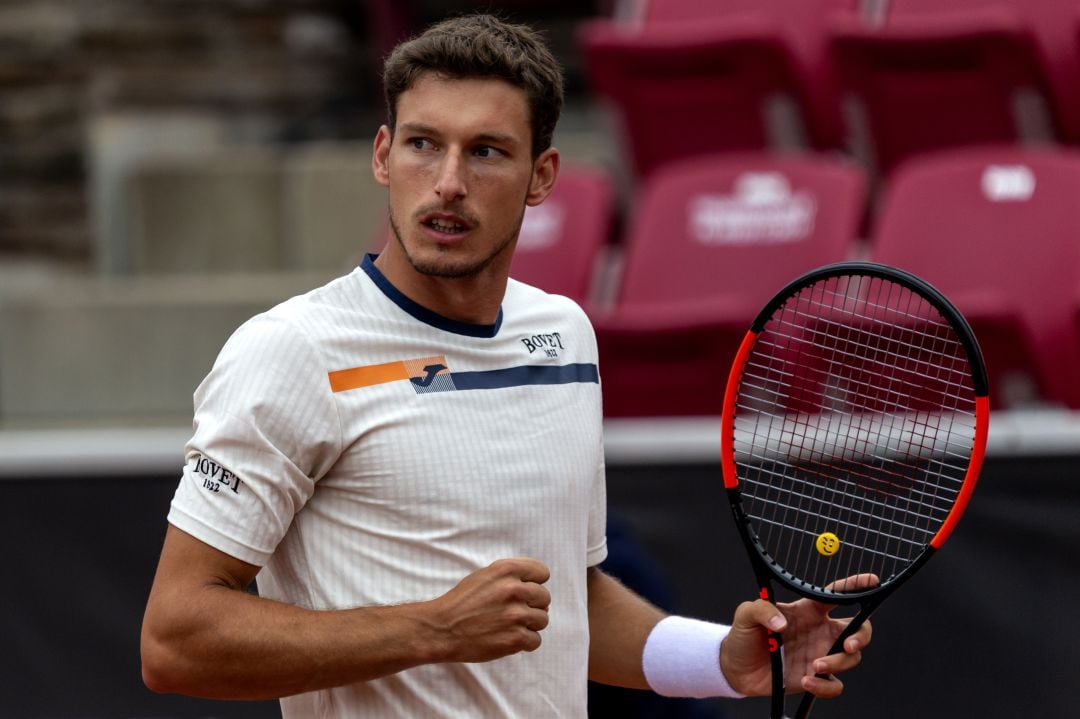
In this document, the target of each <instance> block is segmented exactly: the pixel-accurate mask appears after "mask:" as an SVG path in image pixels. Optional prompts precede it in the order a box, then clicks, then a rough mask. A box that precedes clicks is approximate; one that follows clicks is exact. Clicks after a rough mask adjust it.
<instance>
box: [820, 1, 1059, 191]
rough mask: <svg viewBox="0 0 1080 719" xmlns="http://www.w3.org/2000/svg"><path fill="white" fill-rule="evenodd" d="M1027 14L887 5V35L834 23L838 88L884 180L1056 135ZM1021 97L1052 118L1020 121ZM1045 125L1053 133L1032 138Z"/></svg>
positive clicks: (977, 4) (996, 7)
mask: <svg viewBox="0 0 1080 719" xmlns="http://www.w3.org/2000/svg"><path fill="white" fill-rule="evenodd" d="M1024 7H1025V6H1024V5H1022V4H1021V3H1000V2H998V3H995V2H989V1H988V0H956V2H949V3H942V2H940V1H939V0H891V1H890V3H889V12H888V15H887V17H886V19H885V22H884V24H883V25H882V26H881V27H874V28H868V27H866V26H865V25H860V24H854V23H851V22H848V21H846V20H845V19H843V18H834V19H833V21H832V27H831V30H830V34H831V37H832V49H833V54H834V59H835V63H836V67H837V68H838V76H839V78H840V83H841V86H842V88H843V91H844V93H845V94H846V95H848V96H851V97H854V98H856V99H857V100H858V102H859V105H860V106H861V109H862V111H863V115H862V116H863V117H864V119H865V130H866V132H867V133H868V136H869V137H868V140H869V142H870V143H871V146H872V152H873V155H874V161H875V165H876V167H877V169H878V170H880V171H881V172H883V173H888V172H890V171H891V170H892V169H893V168H894V167H895V166H896V165H897V164H898V163H899V162H900V161H902V160H903V159H905V158H907V157H910V156H912V155H915V154H918V153H920V152H927V151H932V150H937V149H944V148H950V147H959V146H972V145H979V144H990V143H1000V142H1012V141H1017V140H1020V139H1024V138H1025V136H1026V135H1036V136H1037V135H1039V134H1043V135H1046V137H1044V138H1040V139H1052V138H1053V137H1056V136H1059V135H1060V133H1061V130H1060V125H1061V120H1060V118H1059V117H1058V113H1056V112H1054V111H1053V110H1052V108H1053V107H1054V106H1055V105H1054V103H1053V102H1052V97H1053V96H1052V93H1051V91H1050V84H1049V77H1050V75H1049V73H1048V68H1047V64H1046V62H1045V60H1044V55H1043V52H1042V50H1041V47H1042V46H1041V45H1040V42H1039V35H1038V34H1037V32H1036V27H1035V25H1034V24H1033V23H1032V21H1031V18H1030V16H1029V14H1028V13H1027V12H1026V11H1025V10H1023V8H1024ZM1025 97H1035V98H1041V99H1042V100H1043V101H1044V105H1043V108H1042V109H1043V110H1046V109H1048V108H1049V109H1050V111H1049V112H1039V111H1037V110H1036V111H1034V112H1030V111H1029V112H1026V113H1025V112H1023V111H1021V110H1020V109H1019V108H1021V107H1022V106H1021V105H1020V104H1019V103H1022V101H1023V100H1024V98H1025ZM1028 117H1030V118H1031V119H1030V120H1025V118H1028ZM1040 121H1041V122H1040ZM1040 125H1046V126H1048V127H1047V129H1045V130H1032V129H1031V128H1038V127H1039V126H1040ZM1029 126H1030V127H1029Z"/></svg>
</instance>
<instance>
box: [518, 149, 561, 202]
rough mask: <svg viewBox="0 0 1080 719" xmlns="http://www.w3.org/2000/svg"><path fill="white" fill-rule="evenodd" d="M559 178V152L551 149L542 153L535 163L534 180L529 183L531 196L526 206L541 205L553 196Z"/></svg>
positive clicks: (526, 197)
mask: <svg viewBox="0 0 1080 719" xmlns="http://www.w3.org/2000/svg"><path fill="white" fill-rule="evenodd" d="M558 176H559V151H558V150H556V149H555V148H554V147H549V148H548V149H546V150H544V151H543V152H541V153H540V156H539V157H538V158H536V162H534V163H533V171H532V180H531V181H530V182H529V194H528V195H526V196H525V204H526V205H529V206H530V207H534V206H536V205H539V204H540V203H541V202H543V201H544V200H546V199H547V196H548V195H550V194H551V190H552V189H554V187H555V178H557V177H558Z"/></svg>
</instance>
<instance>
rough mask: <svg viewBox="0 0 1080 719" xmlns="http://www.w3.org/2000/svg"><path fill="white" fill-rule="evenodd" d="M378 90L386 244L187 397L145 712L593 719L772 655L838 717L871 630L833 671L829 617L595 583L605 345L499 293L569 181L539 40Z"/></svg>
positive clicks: (506, 42) (736, 683)
mask: <svg viewBox="0 0 1080 719" xmlns="http://www.w3.org/2000/svg"><path fill="white" fill-rule="evenodd" d="M385 85H386V96H387V107H388V112H389V120H388V123H387V124H386V125H385V126H383V127H381V128H380V129H379V131H378V134H377V136H376V138H375V143H374V160H373V170H374V174H375V177H376V179H377V180H378V182H379V183H381V184H382V185H384V186H385V187H386V188H387V190H388V197H389V211H390V218H391V227H392V230H393V232H392V234H393V237H392V239H391V240H390V242H389V243H388V244H387V246H386V248H385V249H384V250H383V251H382V252H381V254H379V255H378V256H377V257H376V256H368V257H367V258H366V259H364V261H363V262H362V264H361V265H360V266H359V267H358V268H357V269H356V270H355V271H353V272H352V273H350V274H348V275H346V276H344V277H341V278H339V279H337V280H334V281H332V282H330V283H329V284H327V285H326V286H324V287H321V288H319V289H316V290H314V291H312V292H310V293H308V294H306V295H303V296H300V297H295V298H293V299H291V300H288V301H286V302H284V303H283V304H281V305H279V306H277V307H275V308H273V309H271V310H270V311H268V312H266V313H264V314H261V315H258V316H256V317H254V318H253V319H251V320H249V321H248V322H247V323H245V324H244V325H243V326H241V327H240V328H239V329H238V330H237V331H236V332H235V334H234V335H233V336H232V337H231V338H230V339H229V340H228V342H227V343H226V344H225V346H224V348H223V349H222V351H221V353H220V355H219V357H218V359H217V361H216V363H215V364H214V367H213V369H212V370H211V372H210V374H209V375H208V376H207V377H206V379H205V380H204V381H203V383H202V384H201V385H200V386H199V388H198V390H197V391H196V394H195V418H194V435H193V437H192V438H191V441H190V443H189V444H188V446H187V448H186V465H185V467H184V471H183V477H182V478H181V480H180V484H179V487H178V489H177V491H176V495H175V497H174V499H173V502H172V507H171V509H170V512H169V515H168V521H169V527H168V531H167V535H166V538H165V544H164V548H163V550H162V553H161V559H160V563H159V566H158V570H157V574H156V577H155V580H154V585H153V589H152V591H151V594H150V598H149V602H148V605H147V609H146V615H145V618H144V623H143V632H142V662H143V664H142V666H143V676H144V680H145V682H146V684H147V685H148V686H149V687H150V688H151V689H153V690H155V691H162V692H177V693H182V694H190V695H196V696H202V697H217V698H230V699H256V698H259V699H262V698H270V697H279V698H281V706H282V712H283V714H284V716H286V717H361V716H363V717H409V718H414V717H527V718H531V717H584V716H586V679H587V678H592V679H594V680H597V681H600V682H604V683H609V684H615V685H620V686H625V687H639V688H642V689H649V688H651V689H653V690H654V691H657V692H659V693H662V694H667V695H671V696H740V695H765V694H768V692H769V676H770V672H769V661H768V653H767V649H766V632H767V630H769V629H771V630H775V631H783V632H784V638H785V642H786V661H787V663H788V676H789V677H790V685H791V686H792V688H804V689H806V690H808V691H810V692H813V693H814V694H816V695H818V696H822V697H831V696H835V695H837V694H839V693H840V691H841V688H842V685H841V682H840V681H839V680H838V679H835V678H831V679H819V678H815V677H814V673H815V672H821V673H833V674H835V673H838V672H842V671H844V670H847V669H850V668H851V667H853V666H855V665H856V664H857V663H858V661H859V659H860V653H861V650H862V649H863V648H864V647H865V646H866V644H867V643H868V642H869V640H870V629H869V627H868V626H867V627H864V628H863V629H862V630H860V631H859V632H858V633H857V634H855V635H854V636H852V637H851V638H850V639H849V640H848V641H847V643H846V645H845V651H844V652H843V653H840V654H836V655H832V656H821V655H822V654H823V653H825V652H826V651H827V648H828V647H829V646H830V644H831V643H832V642H833V640H834V639H835V638H836V636H837V635H838V634H839V632H840V630H841V629H842V626H843V620H839V619H832V618H830V617H829V616H828V610H829V607H825V606H822V605H819V604H815V603H813V602H810V601H805V600H803V601H798V602H795V603H793V604H788V605H781V606H780V607H774V606H773V605H771V604H769V603H767V602H764V601H760V600H758V601H755V602H747V603H744V604H742V605H741V606H740V607H738V609H737V610H736V612H735V615H734V621H733V625H732V626H731V627H727V626H723V625H719V624H712V623H707V622H703V621H698V620H694V619H688V618H683V617H665V616H664V614H663V613H662V612H660V611H659V610H658V609H656V608H654V607H653V606H651V605H649V604H648V603H646V602H645V601H644V600H642V599H640V598H639V597H637V596H636V595H634V594H633V593H631V592H630V591H629V590H628V589H626V588H624V587H623V586H622V585H621V584H619V583H618V582H616V581H615V580H613V579H612V578H610V577H608V576H605V575H604V574H603V573H602V572H601V571H600V570H599V569H598V568H597V565H598V564H599V563H600V562H601V561H602V560H603V559H604V557H605V555H606V551H607V550H606V544H605V537H604V526H605V489H604V454H603V444H602V422H601V419H602V415H601V402H600V385H599V373H598V369H597V356H596V343H595V340H594V336H593V331H592V328H591V326H590V324H589V321H588V319H587V318H586V316H585V314H584V313H583V312H582V311H581V309H579V308H578V307H577V306H576V305H575V304H574V303H572V302H571V301H569V300H567V299H565V298H563V297H558V296H552V295H548V294H545V293H544V292H541V291H540V290H538V289H534V288H532V287H529V286H526V285H524V284H521V283H519V282H516V281H514V280H512V279H508V272H509V268H510V260H511V256H512V254H513V252H514V245H515V242H516V239H517V236H518V230H519V229H520V227H521V221H522V216H523V213H524V210H525V207H526V206H531V205H538V204H540V203H541V202H543V201H544V199H545V198H546V197H547V196H548V194H549V193H550V192H551V189H552V187H553V185H554V184H555V181H556V178H557V176H558V173H559V163H560V158H559V153H558V151H557V150H556V149H555V148H553V147H552V146H551V142H552V134H553V131H554V128H555V123H556V121H557V119H558V116H559V113H560V110H561V106H562V79H561V73H560V69H559V66H558V64H557V62H556V61H555V59H554V58H553V57H552V55H551V54H550V52H549V51H548V50H547V49H546V47H545V46H544V44H543V42H542V41H541V40H540V38H539V37H538V35H537V34H536V33H534V32H533V31H532V30H530V29H528V28H526V27H522V26H516V25H511V24H507V23H504V22H502V21H500V20H498V19H495V18H493V17H490V16H486V15H473V16H466V17H462V18H457V19H453V20H449V21H446V22H443V23H440V24H438V25H436V26H434V27H432V28H430V29H429V30H427V31H426V32H425V33H423V34H422V35H420V36H419V37H417V38H415V39H413V40H410V41H408V42H405V43H403V44H401V45H400V46H398V47H397V48H396V49H395V50H394V51H393V53H392V54H391V55H390V56H389V58H388V59H387V61H386V66H385ZM679 131H687V129H685V128H681V129H679ZM702 131H707V130H702ZM256 575H257V576H258V589H259V596H256V595H254V594H252V593H249V592H247V591H245V589H246V588H247V587H248V586H249V584H250V583H251V582H252V580H253V579H255V578H256Z"/></svg>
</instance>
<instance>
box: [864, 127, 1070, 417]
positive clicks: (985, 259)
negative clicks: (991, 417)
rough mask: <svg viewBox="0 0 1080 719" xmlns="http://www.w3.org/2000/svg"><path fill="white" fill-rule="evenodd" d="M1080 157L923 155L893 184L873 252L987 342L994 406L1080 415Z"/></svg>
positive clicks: (1009, 150)
mask: <svg viewBox="0 0 1080 719" xmlns="http://www.w3.org/2000/svg"><path fill="white" fill-rule="evenodd" d="M1077 198H1080V154H1075V153H1073V152H1064V151H1052V150H1032V149H1023V148H1018V147H1014V146H1007V147H1000V148H993V149H990V148H987V149H972V150H958V151H952V152H943V153H939V154H936V155H931V156H927V157H925V158H921V159H919V160H913V161H911V162H910V163H907V164H905V165H904V166H903V167H902V168H901V169H899V170H898V171H897V173H896V175H895V176H894V177H893V178H892V179H891V180H890V182H889V184H888V186H887V188H886V191H885V197H884V200H883V205H882V209H881V214H880V215H879V218H878V221H877V226H876V229H875V232H874V236H873V238H872V257H873V259H876V260H878V261H880V262H884V263H886V264H891V265H896V266H898V267H901V268H902V269H906V270H909V271H911V272H913V273H915V274H917V275H919V276H921V277H923V278H924V279H926V280H927V281H928V282H930V283H931V284H933V285H935V286H936V287H937V288H938V289H939V290H941V291H942V292H943V293H945V295H946V296H948V297H949V298H950V299H952V301H953V302H954V303H955V304H956V305H957V307H958V308H959V309H960V311H961V312H962V313H964V314H965V315H966V316H967V318H968V321H969V322H970V323H971V325H972V328H973V329H974V330H975V333H976V336H977V337H978V338H979V342H980V344H981V345H982V347H983V351H984V354H985V356H986V362H987V369H988V371H989V373H990V392H991V404H992V405H993V406H995V407H1005V406H1016V405H1020V404H1024V403H1028V402H1032V401H1041V402H1051V403H1057V404H1064V405H1067V406H1069V407H1073V408H1080V382H1078V381H1077V379H1076V377H1077V372H1078V368H1080V328H1078V325H1077V322H1076V288H1077V287H1080V242H1078V241H1077V234H1076V228H1078V227H1080V202H1078V201H1077Z"/></svg>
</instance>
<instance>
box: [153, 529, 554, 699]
mask: <svg viewBox="0 0 1080 719" xmlns="http://www.w3.org/2000/svg"><path fill="white" fill-rule="evenodd" d="M258 569H259V568H258V567H256V566H253V565H251V564H246V563H244V562H241V561H240V560H238V559H235V558H233V557H230V556H229V555H226V554H224V553H222V552H220V551H218V550H216V549H214V548H213V547H210V546H209V545H207V544H204V543H202V542H200V541H199V540H197V539H195V538H194V537H192V536H191V535H188V534H186V533H184V532H182V531H180V530H179V529H176V528H175V527H171V526H170V527H169V530H168V532H167V534H166V537H165V546H164V548H163V549H162V552H161V560H160V561H159V563H158V571H157V575H156V576H155V577H154V586H153V588H152V589H151V591H150V600H149V601H148V602H147V605H146V615H145V617H144V618H143V631H142V661H143V680H144V681H145V682H146V685H147V686H148V687H150V688H151V689H154V690H155V691H161V692H175V693H180V694H189V695H193V696H202V697H213V698H221V699H264V698H274V697H282V696H288V695H291V694H297V693H301V692H307V691H313V690H316V689H325V688H328V687H334V686H340V685H343V684H351V683H355V682H363V681H367V680H370V679H375V678H377V677H382V676H386V675H389V674H394V673H396V672H399V671H402V670H404V669H408V668H410V667H414V666H418V665H420V664H431V663H437V662H484V661H490V660H492V659H498V658H500V657H504V656H507V655H509V654H514V653H516V652H520V651H533V650H535V649H536V648H537V647H539V646H540V643H541V640H540V635H539V632H540V631H541V630H542V629H544V628H545V627H546V626H547V624H548V614H547V609H548V606H549V604H550V602H551V596H550V594H549V593H548V591H547V590H546V589H545V588H544V587H543V586H542V585H543V583H544V582H546V581H547V580H548V578H549V576H550V575H549V572H548V569H547V567H545V566H544V565H543V564H542V563H540V562H539V561H537V560H535V559H529V558H525V557H518V558H507V559H500V560H497V561H495V562H492V563H491V564H490V565H488V566H487V567H483V568H481V569H477V570H475V571H473V572H472V573H470V574H469V575H468V576H466V577H464V578H463V579H462V580H461V581H460V582H458V583H457V585H455V586H454V587H453V588H452V589H450V590H449V591H448V592H446V593H445V594H442V595H441V596H438V597H435V598H433V599H431V600H429V601H422V602H416V603H413V604H401V605H397V606H379V607H362V608H357V609H343V610H336V611H314V610H310V609H304V608H301V607H296V606H292V605H289V604H283V603H281V602H275V601H272V600H270V599H265V598H261V597H256V596H254V595H252V594H248V593H247V592H245V591H244V587H246V586H247V585H248V584H249V583H250V582H251V580H252V579H253V578H254V577H255V574H256V573H257V572H258Z"/></svg>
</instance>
